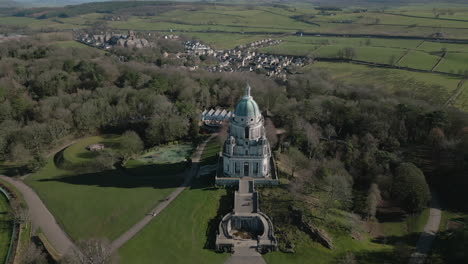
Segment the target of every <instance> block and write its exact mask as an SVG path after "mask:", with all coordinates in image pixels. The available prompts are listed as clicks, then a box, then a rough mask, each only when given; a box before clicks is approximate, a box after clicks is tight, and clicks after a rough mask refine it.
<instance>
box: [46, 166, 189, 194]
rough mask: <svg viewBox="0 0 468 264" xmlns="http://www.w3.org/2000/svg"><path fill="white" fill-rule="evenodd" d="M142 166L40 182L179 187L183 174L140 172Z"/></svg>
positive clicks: (129, 186)
mask: <svg viewBox="0 0 468 264" xmlns="http://www.w3.org/2000/svg"><path fill="white" fill-rule="evenodd" d="M142 170H143V171H148V169H147V168H146V169H144V168H140V167H138V168H135V169H125V170H124V171H122V170H119V169H117V170H104V171H99V172H89V173H82V174H76V175H64V176H59V177H56V178H52V179H41V180H39V181H40V182H54V181H55V182H63V183H68V184H75V185H89V186H99V187H117V188H138V187H153V188H158V189H163V188H175V187H179V186H180V185H181V184H182V183H183V181H184V177H185V174H179V175H166V174H161V173H159V172H158V171H153V173H152V174H143V175H142V174H140V173H141V171H142Z"/></svg>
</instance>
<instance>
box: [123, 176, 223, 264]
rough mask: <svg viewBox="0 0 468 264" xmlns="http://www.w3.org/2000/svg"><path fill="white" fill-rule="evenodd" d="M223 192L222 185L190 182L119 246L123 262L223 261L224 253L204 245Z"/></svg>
mask: <svg viewBox="0 0 468 264" xmlns="http://www.w3.org/2000/svg"><path fill="white" fill-rule="evenodd" d="M196 181H198V180H196ZM223 195H226V191H225V190H224V189H213V188H210V187H203V188H199V187H197V186H196V183H195V184H194V185H192V188H190V189H187V190H185V191H184V192H182V193H181V194H180V196H179V197H177V198H176V200H175V201H173V202H172V203H171V204H170V205H169V207H168V208H166V209H165V210H164V211H163V212H162V213H161V214H160V215H158V217H156V219H154V220H153V221H152V222H150V223H149V224H148V225H147V226H146V227H145V228H144V229H143V230H142V231H141V232H139V233H138V234H137V235H136V236H135V237H134V238H132V239H131V240H130V241H129V242H127V243H126V244H125V245H124V246H123V247H122V248H121V249H120V250H119V254H120V257H121V259H122V263H141V264H144V263H173V264H176V263H194V264H195V263H223V260H224V259H225V258H226V257H227V255H226V254H218V253H215V252H214V251H213V250H209V249H204V246H205V243H206V240H207V237H206V232H207V229H208V223H209V222H210V220H211V219H212V218H214V217H215V216H216V212H217V210H218V207H219V200H220V199H221V196H223Z"/></svg>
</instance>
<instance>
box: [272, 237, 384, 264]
mask: <svg viewBox="0 0 468 264" xmlns="http://www.w3.org/2000/svg"><path fill="white" fill-rule="evenodd" d="M296 235H297V238H298V239H297V241H298V242H296V244H295V251H296V253H294V254H287V253H283V252H279V251H276V252H272V253H268V254H266V255H264V256H263V258H264V259H265V260H266V262H267V263H268V264H281V263H288V264H289V263H291V264H296V263H297V264H302V263H310V262H311V261H312V260H313V263H318V264H326V263H336V258H337V257H339V256H342V255H344V254H345V253H346V252H353V254H355V255H356V257H357V258H358V259H359V262H358V263H382V262H381V261H382V259H383V256H385V254H388V252H389V251H390V250H391V247H390V246H387V245H381V244H376V243H372V242H371V241H370V238H369V237H365V238H363V239H362V240H361V241H356V240H353V239H352V238H351V237H349V236H340V237H337V238H334V240H333V241H334V245H335V249H333V250H329V249H326V248H324V247H323V246H321V245H320V244H318V243H317V242H314V241H313V240H311V239H310V237H308V236H307V235H306V234H305V233H303V232H299V233H297V234H296Z"/></svg>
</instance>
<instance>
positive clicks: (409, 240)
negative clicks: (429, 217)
mask: <svg viewBox="0 0 468 264" xmlns="http://www.w3.org/2000/svg"><path fill="white" fill-rule="evenodd" d="M420 235H421V233H419V232H416V233H410V234H406V235H403V236H379V237H376V238H374V239H372V240H371V241H372V242H373V243H377V244H386V245H397V244H405V245H408V246H416V243H417V242H418V239H419V237H420Z"/></svg>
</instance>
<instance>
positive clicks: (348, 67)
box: [306, 62, 460, 103]
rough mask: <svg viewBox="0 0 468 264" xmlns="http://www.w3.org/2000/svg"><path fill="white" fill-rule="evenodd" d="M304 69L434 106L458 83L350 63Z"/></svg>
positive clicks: (455, 80) (453, 80)
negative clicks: (319, 70) (414, 98)
mask: <svg viewBox="0 0 468 264" xmlns="http://www.w3.org/2000/svg"><path fill="white" fill-rule="evenodd" d="M307 68H310V69H325V70H327V71H328V72H329V73H330V74H331V75H332V77H333V78H335V79H338V80H341V81H343V82H346V83H349V84H355V85H363V84H372V85H374V86H376V87H377V88H379V89H384V90H385V91H388V92H390V93H396V94H399V95H401V96H407V97H410V98H413V97H415V96H419V97H421V98H427V100H428V101H430V102H436V103H444V102H445V101H446V100H447V99H448V98H449V97H450V95H451V94H452V92H453V91H454V90H455V88H456V87H457V84H458V82H459V81H460V79H458V78H455V77H449V76H444V75H440V74H433V73H418V72H409V71H404V70H398V69H380V68H372V67H368V66H363V65H356V64H351V63H328V62H316V63H314V64H312V65H309V66H308V67H307ZM307 68H306V69H307ZM422 87H424V89H423V88H422Z"/></svg>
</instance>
